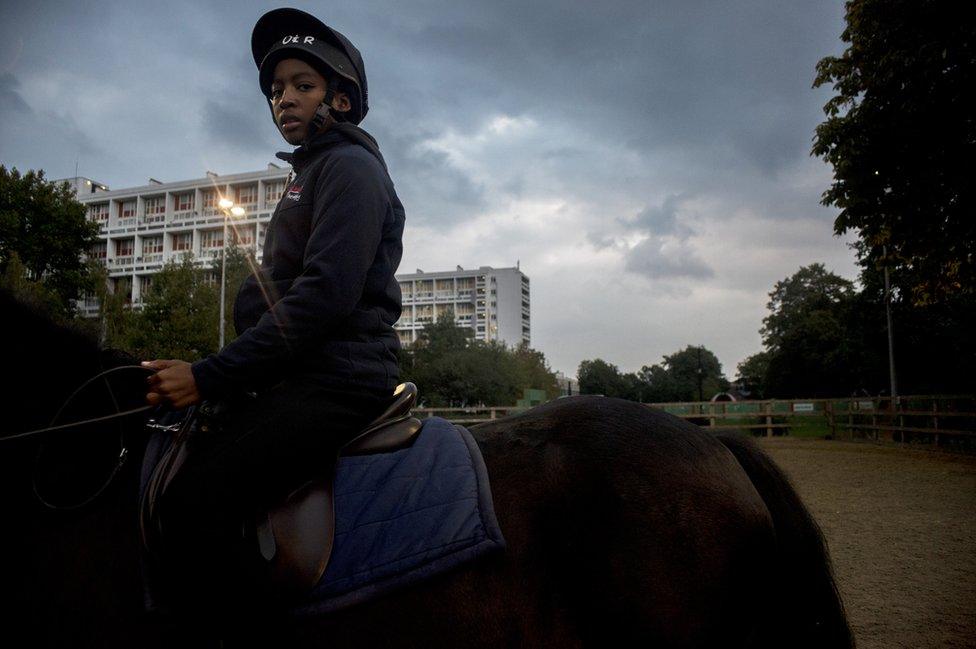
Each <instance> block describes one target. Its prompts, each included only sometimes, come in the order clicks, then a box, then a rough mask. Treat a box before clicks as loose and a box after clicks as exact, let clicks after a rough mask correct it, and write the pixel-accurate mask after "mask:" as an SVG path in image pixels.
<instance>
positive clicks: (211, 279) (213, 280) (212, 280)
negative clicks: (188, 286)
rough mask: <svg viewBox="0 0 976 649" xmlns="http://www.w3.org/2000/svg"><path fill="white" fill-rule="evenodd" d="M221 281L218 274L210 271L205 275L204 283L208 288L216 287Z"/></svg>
mask: <svg viewBox="0 0 976 649" xmlns="http://www.w3.org/2000/svg"><path fill="white" fill-rule="evenodd" d="M219 279H220V278H219V277H217V272H216V271H213V270H208V271H207V272H205V273H204V274H203V283H204V284H206V285H207V286H216V285H217V281H218V280H219Z"/></svg>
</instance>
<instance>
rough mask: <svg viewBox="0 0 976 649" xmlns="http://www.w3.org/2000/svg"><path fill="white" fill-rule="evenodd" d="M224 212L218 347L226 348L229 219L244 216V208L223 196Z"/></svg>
mask: <svg viewBox="0 0 976 649" xmlns="http://www.w3.org/2000/svg"><path fill="white" fill-rule="evenodd" d="M217 205H219V206H220V209H221V211H222V212H223V213H224V238H223V241H222V244H223V245H222V246H221V248H220V324H219V325H218V326H219V327H220V331H219V340H220V343H219V346H218V349H223V348H224V297H225V295H226V292H227V219H229V218H230V217H235V218H241V217H242V216H244V208H243V207H241V206H240V205H234V201H232V200H230V199H229V198H221V199H220V201H219V202H218V203H217Z"/></svg>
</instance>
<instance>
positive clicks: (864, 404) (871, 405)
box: [857, 401, 874, 410]
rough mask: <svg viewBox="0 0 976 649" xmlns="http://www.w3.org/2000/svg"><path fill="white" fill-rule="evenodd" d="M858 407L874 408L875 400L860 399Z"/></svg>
mask: <svg viewBox="0 0 976 649" xmlns="http://www.w3.org/2000/svg"><path fill="white" fill-rule="evenodd" d="M857 409H858V410H874V402H873V401H858V402H857Z"/></svg>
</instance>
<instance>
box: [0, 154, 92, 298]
mask: <svg viewBox="0 0 976 649" xmlns="http://www.w3.org/2000/svg"><path fill="white" fill-rule="evenodd" d="M97 239H98V226H97V225H96V224H95V223H93V222H92V221H90V220H89V219H88V218H87V213H86V210H85V207H84V206H83V205H82V204H81V203H79V202H78V201H76V200H75V198H74V194H73V192H72V191H71V189H70V188H69V186H68V184H67V183H62V184H61V185H54V184H52V183H50V182H48V181H47V180H46V179H45V178H44V172H43V171H36V172H35V171H28V172H27V173H25V174H23V175H21V173H20V172H19V171H17V169H16V168H12V169H11V170H9V171H8V170H7V169H6V167H4V166H2V165H0V274H6V272H7V270H8V266H10V264H12V263H13V264H15V271H14V274H15V275H16V274H18V273H20V271H17V270H16V268H17V264H21V265H22V267H23V273H22V278H21V280H23V279H26V280H29V281H33V282H37V283H39V284H41V285H42V286H43V290H41V289H37V290H34V289H32V290H33V295H34V298H38V296H40V295H41V294H42V293H44V294H47V295H48V296H49V297H45V298H43V300H44V301H45V302H50V303H51V305H52V306H55V307H56V308H57V309H58V310H59V311H60V312H61V314H62V315H65V316H67V315H70V314H71V313H72V312H73V308H72V300H75V299H77V298H78V297H79V295H81V294H82V293H84V292H86V291H89V290H91V289H92V286H93V285H92V281H91V274H90V272H89V266H88V264H86V263H85V261H84V260H83V258H82V255H83V253H85V252H86V251H88V249H89V248H90V247H91V246H92V244H94V243H95V241H97ZM15 257H16V259H17V260H19V261H15ZM8 279H10V280H11V281H13V279H12V277H8ZM21 280H17V281H21ZM20 288H22V289H23V288H25V286H24V285H23V284H21V285H20ZM21 294H22V295H23V293H21Z"/></svg>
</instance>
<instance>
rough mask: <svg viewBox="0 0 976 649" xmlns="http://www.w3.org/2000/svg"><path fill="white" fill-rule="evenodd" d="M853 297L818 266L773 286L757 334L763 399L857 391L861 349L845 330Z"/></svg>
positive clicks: (848, 285) (845, 282) (848, 284)
mask: <svg viewBox="0 0 976 649" xmlns="http://www.w3.org/2000/svg"><path fill="white" fill-rule="evenodd" d="M855 296H856V294H855V291H854V285H853V284H852V283H851V282H850V281H849V280H846V279H844V278H843V277H840V276H838V275H835V274H834V273H832V272H829V271H828V270H827V269H826V268H825V267H824V265H823V264H811V265H809V266H804V267H802V268H800V269H799V270H798V271H797V272H796V273H794V274H793V275H791V276H790V277H788V278H786V279H784V280H782V281H779V282H777V283H776V285H775V286H774V287H773V291H772V292H771V293H770V294H769V298H770V299H769V303H768V304H767V305H766V306H767V308H768V309H769V315H767V316H766V317H765V318H764V319H763V327H762V329H761V330H760V333H761V334H762V337H763V345H764V346H765V348H766V352H767V354H768V356H767V358H766V359H765V360H766V362H767V366H766V372H765V376H764V379H763V386H764V388H765V392H766V396H767V397H817V396H834V395H837V394H847V393H849V391H850V390H851V389H852V388H853V387H854V386H856V384H857V383H858V382H859V381H858V380H857V378H856V376H855V375H854V374H855V373H856V368H858V367H859V366H860V364H861V359H860V358H859V354H860V353H861V352H862V351H863V348H861V347H860V346H859V345H857V344H855V342H854V341H855V339H856V336H852V332H851V331H849V324H850V322H851V310H852V307H853V304H854V301H855Z"/></svg>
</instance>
